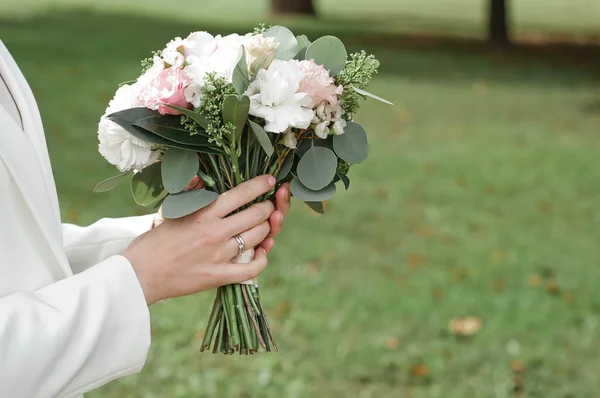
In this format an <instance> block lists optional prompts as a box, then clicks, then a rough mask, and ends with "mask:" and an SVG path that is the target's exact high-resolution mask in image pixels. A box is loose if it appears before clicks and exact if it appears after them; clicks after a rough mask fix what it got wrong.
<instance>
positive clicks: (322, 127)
mask: <svg viewBox="0 0 600 398" xmlns="http://www.w3.org/2000/svg"><path fill="white" fill-rule="evenodd" d="M315 134H316V135H317V137H319V138H322V139H325V138H327V136H328V135H329V122H328V121H325V122H321V123H319V124H317V127H315Z"/></svg>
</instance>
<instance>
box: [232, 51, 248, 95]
mask: <svg viewBox="0 0 600 398" xmlns="http://www.w3.org/2000/svg"><path fill="white" fill-rule="evenodd" d="M241 52H242V56H241V57H240V60H239V61H238V63H237V65H236V66H235V69H234V70H233V75H232V77H231V82H232V83H233V85H234V87H235V90H236V91H237V93H238V94H243V93H244V92H245V91H246V89H247V88H248V85H249V84H250V77H249V76H248V64H247V63H246V52H245V51H244V46H242V48H241Z"/></svg>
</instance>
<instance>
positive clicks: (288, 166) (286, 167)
mask: <svg viewBox="0 0 600 398" xmlns="http://www.w3.org/2000/svg"><path fill="white" fill-rule="evenodd" d="M293 165H294V154H293V153H290V154H289V155H287V157H286V158H285V160H284V161H283V163H282V164H281V167H280V168H279V171H278V172H277V175H276V176H275V178H276V179H277V182H280V181H283V180H284V179H285V178H286V177H287V176H288V174H290V171H291V170H292V166H293Z"/></svg>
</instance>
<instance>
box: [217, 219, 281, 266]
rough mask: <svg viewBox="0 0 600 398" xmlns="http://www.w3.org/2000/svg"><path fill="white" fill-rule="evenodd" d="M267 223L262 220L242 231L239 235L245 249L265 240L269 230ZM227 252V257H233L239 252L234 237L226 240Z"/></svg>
mask: <svg viewBox="0 0 600 398" xmlns="http://www.w3.org/2000/svg"><path fill="white" fill-rule="evenodd" d="M270 229H271V228H270V227H269V223H268V222H266V221H265V222H263V223H262V224H259V225H257V226H255V227H253V228H251V229H249V230H247V231H244V232H242V233H241V234H239V235H238V236H240V237H241V238H242V239H243V240H244V246H245V250H248V249H253V248H255V247H256V246H258V245H259V244H260V243H261V242H262V241H264V240H265V238H266V237H267V235H269V231H270ZM227 254H228V255H229V258H234V257H236V256H237V255H238V254H240V246H239V244H238V242H237V240H235V238H233V237H232V238H231V239H229V241H228V242H227Z"/></svg>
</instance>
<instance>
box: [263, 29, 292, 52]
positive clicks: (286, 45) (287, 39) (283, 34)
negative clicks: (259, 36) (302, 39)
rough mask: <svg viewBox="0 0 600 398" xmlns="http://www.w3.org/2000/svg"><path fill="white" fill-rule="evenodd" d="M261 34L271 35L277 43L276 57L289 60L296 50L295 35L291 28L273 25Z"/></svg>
mask: <svg viewBox="0 0 600 398" xmlns="http://www.w3.org/2000/svg"><path fill="white" fill-rule="evenodd" d="M263 36H265V37H272V38H274V39H275V40H276V41H277V42H278V43H279V46H277V50H275V54H276V55H275V56H276V58H277V59H281V60H284V61H289V60H290V59H292V57H293V56H294V55H296V53H297V52H298V42H297V41H296V37H295V36H294V34H293V33H292V31H291V30H289V29H288V28H286V27H284V26H279V25H276V26H273V27H271V28H270V29H269V30H267V31H266V32H265V33H263Z"/></svg>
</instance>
